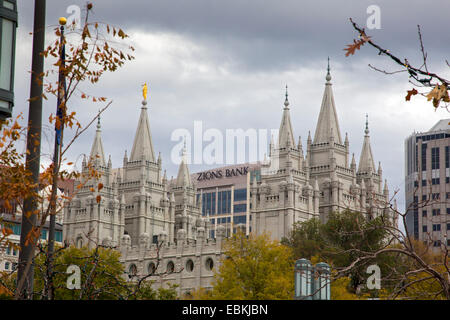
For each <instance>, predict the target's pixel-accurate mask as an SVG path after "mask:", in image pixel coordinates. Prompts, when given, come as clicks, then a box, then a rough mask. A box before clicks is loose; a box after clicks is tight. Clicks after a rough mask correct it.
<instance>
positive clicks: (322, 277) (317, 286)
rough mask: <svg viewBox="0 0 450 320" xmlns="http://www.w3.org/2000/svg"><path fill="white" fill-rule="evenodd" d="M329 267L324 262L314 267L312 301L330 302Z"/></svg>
mask: <svg viewBox="0 0 450 320" xmlns="http://www.w3.org/2000/svg"><path fill="white" fill-rule="evenodd" d="M330 273H331V271H330V266H329V265H328V264H326V263H325V262H319V263H318V264H316V265H315V276H314V280H313V287H314V288H313V292H314V297H313V300H330V298H331V297H330Z"/></svg>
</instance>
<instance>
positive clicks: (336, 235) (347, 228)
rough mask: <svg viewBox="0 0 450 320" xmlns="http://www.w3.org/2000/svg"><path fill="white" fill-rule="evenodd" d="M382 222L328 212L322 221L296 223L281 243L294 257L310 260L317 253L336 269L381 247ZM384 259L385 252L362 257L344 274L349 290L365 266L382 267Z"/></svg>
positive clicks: (359, 281)
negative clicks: (348, 272)
mask: <svg viewBox="0 0 450 320" xmlns="http://www.w3.org/2000/svg"><path fill="white" fill-rule="evenodd" d="M385 224H386V220H384V219H383V217H382V216H380V217H377V218H375V219H371V220H369V219H367V218H366V217H365V216H364V215H363V214H361V213H359V212H354V211H350V210H346V211H343V212H340V213H337V212H336V213H331V214H330V215H329V217H328V221H327V222H326V223H324V224H322V223H321V222H320V220H318V219H315V218H314V219H310V220H308V221H306V222H302V223H297V224H295V225H294V228H293V231H292V232H291V234H290V236H289V238H285V239H283V240H282V242H283V243H284V244H286V245H288V246H290V247H292V249H293V252H294V257H295V259H300V258H306V259H309V260H311V259H312V258H313V257H314V256H317V257H318V258H319V260H323V261H327V262H328V263H330V264H331V265H332V267H333V268H335V269H339V268H344V267H347V266H349V265H350V264H351V263H352V262H354V261H356V260H357V259H358V257H359V256H361V255H362V254H363V253H364V254H367V253H371V252H375V251H377V250H379V249H380V248H381V247H383V246H384V245H385V239H386V231H385V229H384V228H382V226H384V225H385ZM387 260H389V259H388V257H387V255H384V256H379V257H377V258H374V259H366V260H365V261H364V262H363V263H360V264H357V265H356V266H355V267H354V268H352V270H351V273H350V274H349V275H348V276H349V277H350V279H351V288H352V291H353V292H356V290H357V288H358V286H359V285H360V284H362V283H364V282H365V281H366V279H367V277H368V275H367V274H366V268H367V266H368V265H370V264H374V263H376V264H378V265H380V267H381V268H383V267H382V265H385V264H386V263H388V261H387Z"/></svg>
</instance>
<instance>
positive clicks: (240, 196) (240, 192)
mask: <svg viewBox="0 0 450 320" xmlns="http://www.w3.org/2000/svg"><path fill="white" fill-rule="evenodd" d="M245 200H247V189H237V190H234V201H236V202H237V201H245Z"/></svg>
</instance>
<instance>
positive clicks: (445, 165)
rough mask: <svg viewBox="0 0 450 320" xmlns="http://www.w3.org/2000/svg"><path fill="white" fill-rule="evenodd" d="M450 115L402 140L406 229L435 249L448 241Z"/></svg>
mask: <svg viewBox="0 0 450 320" xmlns="http://www.w3.org/2000/svg"><path fill="white" fill-rule="evenodd" d="M449 123H450V119H444V120H440V121H439V122H438V123H436V124H435V125H434V126H433V127H432V128H431V129H430V130H429V131H427V132H418V133H416V132H415V133H413V134H412V135H411V136H409V137H408V138H407V139H406V141H405V204H406V210H405V212H406V214H407V216H406V222H407V223H406V226H405V227H406V229H407V232H408V233H409V234H410V235H412V236H413V237H414V238H415V239H419V240H423V241H427V242H429V243H430V244H432V246H433V247H434V248H435V249H436V250H438V248H440V247H441V245H447V246H448V245H450V239H449V236H450V124H449Z"/></svg>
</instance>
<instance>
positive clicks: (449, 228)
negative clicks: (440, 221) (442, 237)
mask: <svg viewBox="0 0 450 320" xmlns="http://www.w3.org/2000/svg"><path fill="white" fill-rule="evenodd" d="M448 230H450V223H447V231H448Z"/></svg>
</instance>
